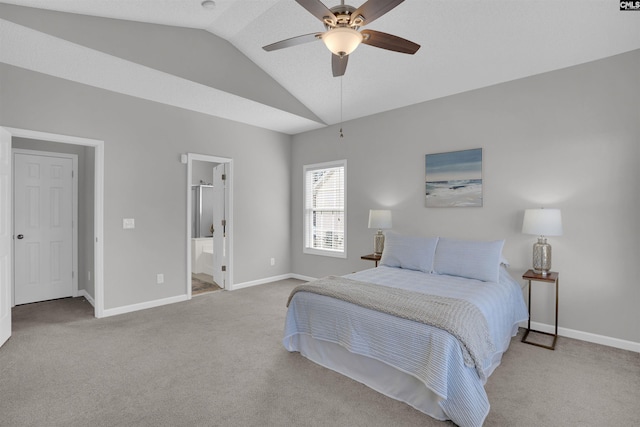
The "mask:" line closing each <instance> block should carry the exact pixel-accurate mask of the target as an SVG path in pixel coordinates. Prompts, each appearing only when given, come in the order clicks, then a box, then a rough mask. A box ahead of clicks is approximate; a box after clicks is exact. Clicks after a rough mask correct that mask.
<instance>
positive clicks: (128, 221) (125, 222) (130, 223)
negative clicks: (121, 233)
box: [122, 218, 136, 229]
mask: <svg viewBox="0 0 640 427" xmlns="http://www.w3.org/2000/svg"><path fill="white" fill-rule="evenodd" d="M122 228H124V229H131V228H136V220H135V219H134V218H122Z"/></svg>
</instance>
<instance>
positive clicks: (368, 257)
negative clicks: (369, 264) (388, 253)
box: [360, 254, 382, 267]
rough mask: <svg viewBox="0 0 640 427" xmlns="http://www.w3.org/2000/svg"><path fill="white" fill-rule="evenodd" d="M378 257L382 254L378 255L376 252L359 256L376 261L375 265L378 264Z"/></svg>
mask: <svg viewBox="0 0 640 427" xmlns="http://www.w3.org/2000/svg"><path fill="white" fill-rule="evenodd" d="M380 258H382V255H378V254H369V255H362V256H361V257H360V259H366V260H368V261H375V262H376V267H377V266H378V261H380Z"/></svg>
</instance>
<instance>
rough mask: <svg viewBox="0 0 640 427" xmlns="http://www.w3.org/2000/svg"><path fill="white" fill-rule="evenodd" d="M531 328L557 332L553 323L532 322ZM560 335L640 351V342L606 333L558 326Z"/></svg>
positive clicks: (522, 324) (523, 324)
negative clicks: (594, 332) (613, 336)
mask: <svg viewBox="0 0 640 427" xmlns="http://www.w3.org/2000/svg"><path fill="white" fill-rule="evenodd" d="M520 326H521V327H523V328H526V327H527V323H526V322H522V323H521V324H520ZM531 329H535V330H538V331H541V332H547V333H549V334H552V333H554V332H555V327H554V326H553V325H547V324H545V323H538V322H531ZM558 335H560V336H561V337H567V338H573V339H576V340H581V341H587V342H592V343H594V344H602V345H606V346H609V347H615V348H620V349H622V350H629V351H635V352H637V353H640V343H637V342H633V341H626V340H621V339H619V338H612V337H606V336H604V335H596V334H592V333H590V332H582V331H576V330H575V329H568V328H562V327H558Z"/></svg>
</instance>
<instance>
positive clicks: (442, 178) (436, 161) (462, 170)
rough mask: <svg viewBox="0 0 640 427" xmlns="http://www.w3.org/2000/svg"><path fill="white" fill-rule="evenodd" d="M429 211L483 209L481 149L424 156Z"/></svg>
mask: <svg viewBox="0 0 640 427" xmlns="http://www.w3.org/2000/svg"><path fill="white" fill-rule="evenodd" d="M425 189H426V202H425V206H426V207H428V208H453V207H474V206H475V207H477V206H482V148H475V149H473V150H463V151H449V152H447V153H436V154H427V155H426V156H425Z"/></svg>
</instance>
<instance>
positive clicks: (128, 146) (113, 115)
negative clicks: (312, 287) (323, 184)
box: [0, 64, 291, 309]
mask: <svg viewBox="0 0 640 427" xmlns="http://www.w3.org/2000/svg"><path fill="white" fill-rule="evenodd" d="M0 99H2V102H1V103H0V117H1V118H2V119H1V122H0V124H2V125H4V126H9V127H15V128H23V129H29V130H37V131H43V132H50V133H58V134H64V135H73V136H80V137H86V138H93V139H99V140H104V141H105V147H104V151H105V182H104V197H105V206H104V271H105V273H104V280H105V282H104V288H105V308H106V309H109V308H115V307H121V306H126V305H130V304H135V303H140V302H146V301H152V300H157V299H161V298H167V297H172V296H176V295H183V294H185V292H186V286H187V283H185V282H186V276H187V275H186V237H187V233H188V230H187V226H186V201H187V194H186V188H187V171H186V166H185V165H183V164H182V163H180V154H181V153H186V152H195V153H201V154H208V155H213V156H220V157H227V158H232V159H233V161H234V171H233V188H234V194H233V203H234V206H233V207H234V217H233V221H234V226H233V230H234V236H233V238H234V253H233V256H234V263H235V264H234V282H235V283H243V282H247V281H253V280H260V279H264V278H267V277H272V276H276V275H282V274H286V273H289V272H290V271H291V266H290V263H289V259H290V250H289V241H290V236H289V230H290V228H289V213H290V211H289V206H290V200H289V194H290V192H289V179H290V152H291V138H290V137H289V136H288V135H283V134H280V133H277V132H272V131H266V130H263V129H259V128H256V127H252V126H247V125H243V124H239V123H236V122H231V121H228V120H222V119H217V118H214V117H210V116H206V115H204V114H200V113H194V112H191V111H186V110H182V109H180V108H176V107H170V106H166V105H162V104H157V103H154V102H150V101H145V100H140V99H136V98H133V97H129V96H125V95H120V94H115V93H111V92H108V91H105V90H102V89H96V88H93V87H89V86H84V85H81V84H77V83H73V82H69V81H66V80H62V79H58V78H54V77H50V76H46V75H42V74H39V73H35V72H31V71H26V70H23V69H19V68H16V67H12V66H7V65H4V64H0ZM123 218H135V220H136V228H135V229H134V230H123V229H122V219H123ZM271 257H275V258H276V259H277V263H276V266H274V267H271V266H270V258H271ZM157 273H164V275H165V283H164V284H161V285H158V284H156V274H157ZM83 274H86V272H84V273H83Z"/></svg>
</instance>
